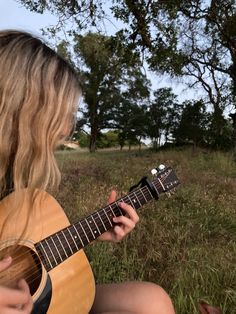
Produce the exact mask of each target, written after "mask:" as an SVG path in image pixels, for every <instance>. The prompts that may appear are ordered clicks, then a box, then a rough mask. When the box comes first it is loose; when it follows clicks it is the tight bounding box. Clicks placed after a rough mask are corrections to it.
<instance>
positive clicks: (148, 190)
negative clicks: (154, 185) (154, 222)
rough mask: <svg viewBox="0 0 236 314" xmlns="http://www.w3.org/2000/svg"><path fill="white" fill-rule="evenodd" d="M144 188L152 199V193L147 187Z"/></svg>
mask: <svg viewBox="0 0 236 314" xmlns="http://www.w3.org/2000/svg"><path fill="white" fill-rule="evenodd" d="M145 188H146V190H147V191H148V193H149V195H150V196H151V198H150V200H151V199H153V196H152V193H151V192H150V190H149V188H148V187H145Z"/></svg>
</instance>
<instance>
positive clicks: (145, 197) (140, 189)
mask: <svg viewBox="0 0 236 314" xmlns="http://www.w3.org/2000/svg"><path fill="white" fill-rule="evenodd" d="M140 191H141V193H142V195H143V198H144V200H145V203H147V199H146V197H145V194H144V193H143V191H142V189H140Z"/></svg>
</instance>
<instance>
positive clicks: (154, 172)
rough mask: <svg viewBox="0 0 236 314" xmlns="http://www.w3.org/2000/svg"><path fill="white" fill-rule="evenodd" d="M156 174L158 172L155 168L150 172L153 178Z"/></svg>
mask: <svg viewBox="0 0 236 314" xmlns="http://www.w3.org/2000/svg"><path fill="white" fill-rule="evenodd" d="M157 172H158V171H157V169H156V168H154V169H152V170H151V174H152V175H153V176H155V175H156V174H157Z"/></svg>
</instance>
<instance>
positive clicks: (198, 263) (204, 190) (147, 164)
mask: <svg viewBox="0 0 236 314" xmlns="http://www.w3.org/2000/svg"><path fill="white" fill-rule="evenodd" d="M57 159H58V161H59V164H60V167H61V170H62V184H61V189H60V192H59V194H58V195H57V199H58V200H59V202H60V203H61V204H62V206H63V207H64V209H65V210H66V212H67V214H68V216H69V218H70V220H71V221H72V222H73V221H76V220H78V219H79V218H82V217H84V216H85V215H87V214H88V213H89V212H93V211H95V210H96V209H98V208H100V207H103V206H104V205H105V204H106V201H107V197H108V194H109V192H110V190H111V189H112V188H115V189H116V190H117V191H118V196H122V195H124V194H126V193H127V191H128V190H129V187H130V186H132V185H133V184H136V183H137V182H138V181H139V180H140V178H141V177H143V176H145V175H149V173H150V170H151V169H152V168H153V167H155V166H157V165H158V164H160V163H164V164H166V165H168V166H172V167H173V168H174V169H175V170H176V172H177V174H178V177H179V179H180V181H181V185H180V186H179V187H178V189H177V192H176V194H175V195H173V196H172V197H171V198H167V197H165V196H164V195H162V196H161V197H160V200H159V201H158V202H154V201H153V202H151V203H149V204H147V205H145V206H144V207H143V208H142V209H140V211H139V216H140V222H139V224H138V225H137V226H136V228H135V230H134V231H133V232H132V233H131V234H130V235H129V236H127V238H126V239H125V240H123V241H122V242H121V243H119V244H112V243H101V242H100V243H97V244H92V245H90V246H88V247H87V248H86V253H87V256H88V258H89V260H90V263H91V266H92V268H93V271H94V275H95V278H96V282H97V283H105V282H120V281H125V280H145V281H152V282H155V283H157V284H159V285H161V286H162V287H163V288H164V289H166V290H167V291H168V293H169V294H170V296H171V297H172V300H173V302H174V305H175V309H176V313H177V314H185V313H186V314H189V313H191V314H194V313H195V314H196V313H198V311H197V307H196V304H197V302H198V301H199V300H205V301H206V302H209V303H211V304H212V305H215V306H219V307H221V308H222V310H223V313H224V314H232V313H236V267H235V265H236V180H235V179H236V164H235V163H233V162H232V160H231V157H230V155H229V154H223V153H219V152H203V151H198V152H195V153H194V154H193V152H192V151H190V150H183V151H162V152H157V153H153V152H150V151H148V150H145V151H143V152H141V153H138V152H135V151H131V152H127V151H126V152H119V151H109V152H98V153H96V154H92V155H91V154H89V153H86V152H83V153H80V152H58V153H57Z"/></svg>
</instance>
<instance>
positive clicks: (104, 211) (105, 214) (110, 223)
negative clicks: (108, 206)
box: [103, 208, 113, 227]
mask: <svg viewBox="0 0 236 314" xmlns="http://www.w3.org/2000/svg"><path fill="white" fill-rule="evenodd" d="M103 212H104V213H105V215H106V217H107V220H108V221H109V223H110V225H111V227H113V224H112V222H111V220H110V219H109V217H108V215H107V213H106V211H105V209H104V208H103Z"/></svg>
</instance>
